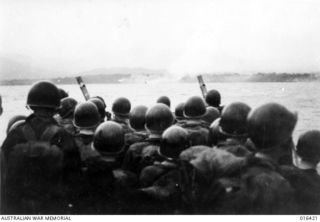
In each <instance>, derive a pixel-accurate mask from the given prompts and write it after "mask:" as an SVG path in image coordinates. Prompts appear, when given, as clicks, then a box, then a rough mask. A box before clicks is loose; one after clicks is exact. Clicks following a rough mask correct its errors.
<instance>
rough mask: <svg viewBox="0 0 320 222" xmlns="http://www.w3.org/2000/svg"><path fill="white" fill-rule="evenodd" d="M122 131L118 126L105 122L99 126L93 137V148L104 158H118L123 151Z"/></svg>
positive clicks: (114, 123)
mask: <svg viewBox="0 0 320 222" xmlns="http://www.w3.org/2000/svg"><path fill="white" fill-rule="evenodd" d="M124 145H125V141H124V131H123V129H122V127H121V125H120V124H118V123H116V122H113V121H107V122H104V123H102V124H100V125H99V127H98V128H97V129H96V131H95V133H94V137H93V148H94V149H95V150H97V151H98V152H99V153H101V154H102V155H104V156H118V155H120V153H121V152H123V151H124Z"/></svg>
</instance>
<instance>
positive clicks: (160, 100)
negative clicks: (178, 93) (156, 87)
mask: <svg viewBox="0 0 320 222" xmlns="http://www.w3.org/2000/svg"><path fill="white" fill-rule="evenodd" d="M157 103H162V104H165V105H167V106H168V107H169V108H170V104H171V103H170V99H169V97H167V96H161V97H159V98H158V100H157Z"/></svg>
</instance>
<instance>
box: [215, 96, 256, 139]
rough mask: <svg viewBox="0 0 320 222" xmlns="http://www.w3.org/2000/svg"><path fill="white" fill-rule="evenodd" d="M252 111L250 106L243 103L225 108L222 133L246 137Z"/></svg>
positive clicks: (235, 103)
mask: <svg viewBox="0 0 320 222" xmlns="http://www.w3.org/2000/svg"><path fill="white" fill-rule="evenodd" d="M250 110H251V108H250V106H248V105H247V104H245V103H242V102H234V103H231V104H229V105H227V106H226V107H224V108H223V110H222V113H221V120H220V130H221V133H222V134H225V135H228V136H229V135H230V136H246V135H247V116H248V114H249V112H250Z"/></svg>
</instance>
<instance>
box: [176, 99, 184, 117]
mask: <svg viewBox="0 0 320 222" xmlns="http://www.w3.org/2000/svg"><path fill="white" fill-rule="evenodd" d="M183 110H184V103H183V102H182V103H179V104H178V105H177V106H176V108H175V111H174V114H175V116H176V119H183V118H184V116H183Z"/></svg>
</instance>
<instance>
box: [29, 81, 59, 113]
mask: <svg viewBox="0 0 320 222" xmlns="http://www.w3.org/2000/svg"><path fill="white" fill-rule="evenodd" d="M27 106H28V107H29V108H30V109H32V110H33V111H34V114H35V115H39V116H44V117H52V116H53V115H54V114H55V113H56V112H57V110H58V108H59V107H60V94H59V89H58V88H57V86H56V85H55V84H54V83H52V82H50V81H38V82H36V83H34V84H33V85H32V87H31V89H30V91H29V93H28V96H27Z"/></svg>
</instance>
